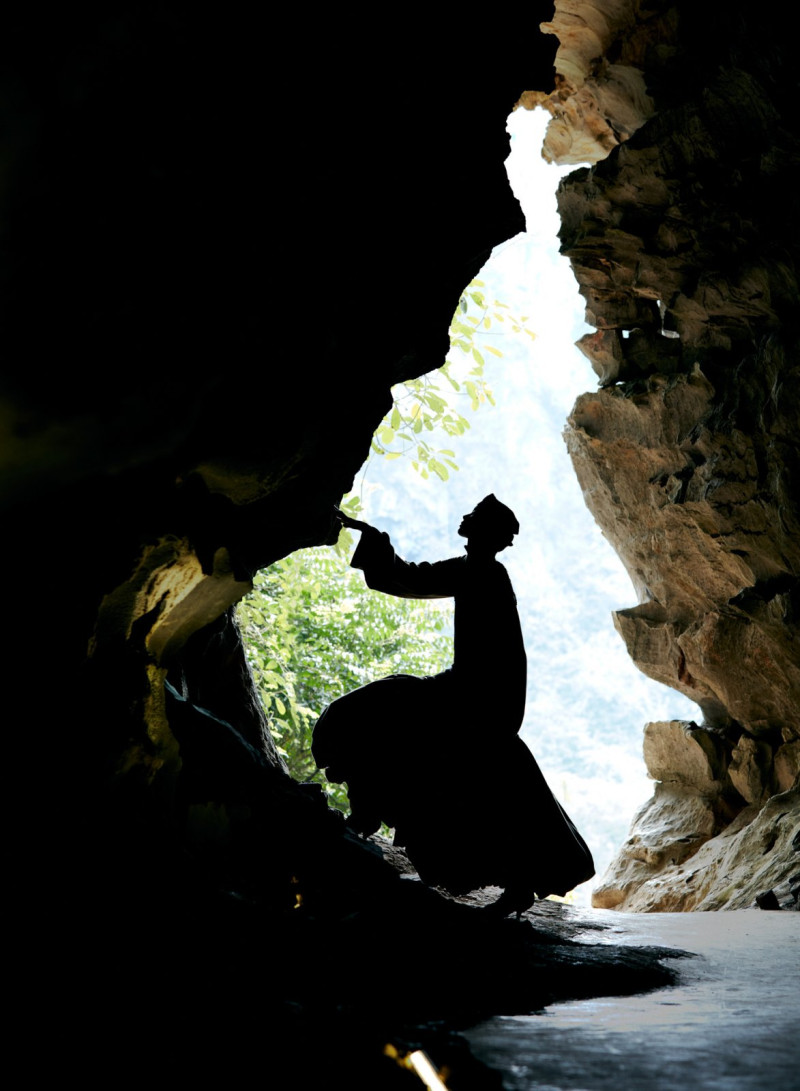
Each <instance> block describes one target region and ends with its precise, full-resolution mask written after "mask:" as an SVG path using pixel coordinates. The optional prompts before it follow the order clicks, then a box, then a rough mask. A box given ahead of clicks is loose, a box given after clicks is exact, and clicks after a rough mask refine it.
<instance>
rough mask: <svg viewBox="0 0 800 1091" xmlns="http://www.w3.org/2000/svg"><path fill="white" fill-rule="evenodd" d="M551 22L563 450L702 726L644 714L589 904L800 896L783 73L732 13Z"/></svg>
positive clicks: (649, 11)
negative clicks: (568, 270) (563, 172)
mask: <svg viewBox="0 0 800 1091" xmlns="http://www.w3.org/2000/svg"><path fill="white" fill-rule="evenodd" d="M549 26H550V29H551V31H552V32H553V33H556V34H557V35H558V37H559V39H560V43H561V44H560V48H559V52H558V54H557V60H556V67H557V71H558V72H559V73H560V77H559V79H558V80H557V87H556V92H555V93H554V94H552V95H549V96H546V95H538V96H528V97H526V98H523V105H533V104H535V103H541V104H543V105H544V106H545V107H546V108H547V109H548V110H550V112H551V113H552V115H553V120H552V122H551V124H550V128H549V130H548V137H547V141H546V154H547V155H548V156H550V157H551V158H553V159H556V160H558V161H560V162H578V161H580V159H581V158H583V160H584V161H588V162H590V163H593V164H594V165H593V166H592V167H591V168H590V169H582V170H579V171H577V172H575V173H574V174H572V175H570V176H569V177H568V178H567V179H565V180H564V182H563V183H562V185H561V188H560V191H559V208H560V212H561V219H562V229H561V233H560V238H561V249H562V252H563V253H565V254H566V255H567V256H568V257H569V259H570V261H571V263H572V267H573V269H574V271H575V276H576V278H577V280H578V282H579V285H580V290H581V294H582V295H583V297H584V299H585V300H586V316H587V321H588V322H589V323H590V324H592V325H594V326H595V327H596V330H597V332H596V333H594V334H590V335H587V336H586V337H585V338H583V340H582V342H581V345H580V347H581V348H582V350H583V351H584V353H585V354H586V356H587V357H588V359H589V360H590V361H591V363H592V366H593V368H594V370H595V372H596V373H597V375H598V378H599V381H600V389H599V390H598V391H597V392H596V393H588V394H584V395H583V396H581V397H580V398H578V400H577V402H576V404H575V407H574V409H573V411H572V414H571V416H570V419H569V426H568V429H567V432H566V442H567V446H568V449H569V453H570V456H571V458H572V461H573V465H574V467H575V471H576V473H577V475H578V479H579V481H580V483H581V487H582V489H583V492H584V496H585V498H586V502H587V505H588V506H589V508H590V510H591V511H592V513H593V515H594V517H595V519H596V520H597V522H598V523H599V525H600V526H601V528H602V529H603V533H604V534H605V536H606V537H607V538H608V540H609V541H610V542H611V543H612V545H613V546H614V548H615V549H616V550H617V552H618V553H619V555H620V558H621V559H622V561H623V563H624V564H625V567H626V568H627V570H628V572H629V573H630V575H631V578H632V580H633V582H634V586H635V587H636V589H637V592H638V596H639V602H638V604H636V605H634V606H631V607H628V608H624V609H620V610H618V611H617V612H616V614H615V617H614V623H615V625H616V628H617V631H618V632H619V634H620V635H621V637H622V639H623V640H624V641H625V643H626V646H627V648H628V651H629V652H630V654H631V656H632V657H633V659H634V661H635V662H636V664H637V665H638V666H639V667H640V669H641V670H643V671H644V672H645V673H646V674H648V675H649V676H650V677H652V678H655V679H656V680H658V681H660V682H663V683H665V684H667V685H670V686H672V687H673V688H675V689H677V690H679V691H680V692H681V693H684V694H685V695H686V696H688V697H690V698H691V699H692V700H694V701H696V702H697V704H698V705H699V707H700V709H701V710H702V714H703V726H702V727H700V728H698V727H696V726H695V725H694V724H692V725H686V724H678V723H673V724H650V725H648V727H647V729H646V733H645V757H646V761H647V764H648V770H649V772H650V775H651V776H652V777H653V778H654V779H655V780H656V781H657V786H656V792H655V795H654V797H653V800H652V801H651V802H650V803H649V804H648V805H647V806H646V807H645V808H644V809H643V811H642V812H640V814H639V815H638V816H637V817H636V819H635V820H634V824H633V828H632V833H631V838H630V840H629V842H628V843H627V844H626V845H625V846H624V847H623V849H622V850H621V853H620V856H619V858H618V860H617V861H616V862H615V863H614V864H612V866H611V868H610V870H609V873H608V874H607V875H606V876H605V877H604V879H603V880H602V882H601V885H600V887H599V888H598V889H597V891H596V892H595V894H594V902H595V904H596V905H598V906H602V907H611V906H613V907H616V908H623V909H624V908H628V909H655V910H658V909H669V910H674V909H692V908H721V907H727V908H735V907H739V906H746V905H749V904H752V903H753V901H754V899H755V898H756V896H757V895H759V894H763V893H765V891H767V890H769V889H771V887H772V886H776V885H777V886H779V885H780V884H781V883H782V882H783V883H785V882H787V881H788V880H790V879H792V881H793V885H794V887H795V895H794V901H795V903H796V900H797V890H796V887H797V874H798V872H800V867H798V857H797V850H798V829H799V828H800V810H799V809H798V798H797V791H796V787H795V788H794V789H793V787H792V786H793V785H795V786H796V783H797V773H798V757H797V755H798V739H800V714H799V713H798V709H800V629H799V628H798V605H799V604H800V597H799V596H798V573H799V572H800V509H799V507H798V501H799V500H800V481H799V479H798V467H799V465H800V462H799V459H798V456H799V455H800V447H799V446H798V439H797V436H798V425H799V424H800V357H799V356H798V348H799V347H800V338H799V337H798V334H799V333H800V310H798V306H797V300H798V297H799V296H800V292H798V287H799V286H798V279H797V269H798V261H797V259H798V247H799V246H800V203H799V202H798V200H797V187H796V178H797V171H798V167H800V141H799V140H798V126H797V118H796V112H795V109H794V105H793V104H794V102H795V99H796V91H797V77H796V73H795V71H794V70H793V66H792V62H791V60H790V58H789V57H788V54H787V51H786V50H785V48H784V47H783V45H784V43H782V42H781V41H776V40H775V36H774V33H773V30H772V29H771V28H769V27H768V26H766V25H765V24H764V23H763V21H762V20H761V19H760V18H759V16H758V14H757V13H754V12H753V11H752V10H751V8H750V7H748V6H747V5H745V4H738V3H733V4H725V5H717V4H709V5H703V6H702V10H698V8H697V7H696V6H695V7H692V6H690V5H686V4H682V3H667V2H665V3H655V4H650V5H647V6H646V7H645V6H644V5H641V4H639V3H635V2H633V0H631V2H620V3H615V2H603V0H598V2H595V3H591V2H590V3H581V2H580V0H578V2H570V0H564V2H563V3H562V2H559V3H557V4H556V14H555V16H554V18H553V20H552V22H551V24H550V25H549ZM775 793H778V794H777V795H776V794H775ZM764 831H767V832H766V833H764ZM764 838H766V840H767V842H768V848H767V849H765V848H764ZM763 853H768V861H766V862H765V861H764V860H763V859H762V854H763ZM733 856H736V859H737V862H736V864H735V868H734V864H733V863H732V859H733ZM767 863H768V864H769V866H766V864H767ZM734 871H735V875H734Z"/></svg>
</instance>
